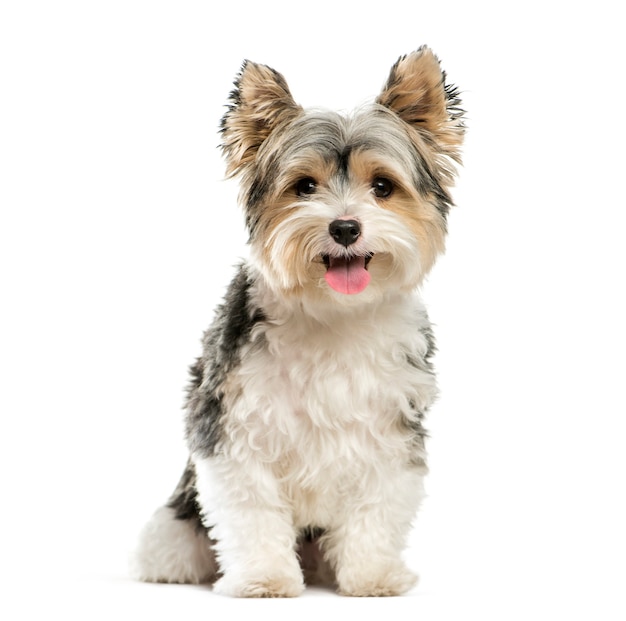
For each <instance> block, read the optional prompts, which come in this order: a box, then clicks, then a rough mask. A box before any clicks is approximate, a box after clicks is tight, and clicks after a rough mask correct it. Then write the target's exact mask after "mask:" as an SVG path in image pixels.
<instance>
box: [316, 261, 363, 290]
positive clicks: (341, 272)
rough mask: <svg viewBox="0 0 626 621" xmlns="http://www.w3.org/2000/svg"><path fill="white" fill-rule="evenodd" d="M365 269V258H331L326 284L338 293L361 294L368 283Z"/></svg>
mask: <svg viewBox="0 0 626 621" xmlns="http://www.w3.org/2000/svg"><path fill="white" fill-rule="evenodd" d="M370 278H371V276H370V274H369V272H368V271H367V270H366V269H365V257H353V258H352V259H343V258H331V259H330V267H329V268H328V270H327V271H326V282H327V283H328V284H329V285H330V286H331V287H332V288H333V289H334V290H335V291H338V292H339V293H361V291H363V289H365V287H367V285H368V284H369V282H370Z"/></svg>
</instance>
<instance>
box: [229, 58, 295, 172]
mask: <svg viewBox="0 0 626 621" xmlns="http://www.w3.org/2000/svg"><path fill="white" fill-rule="evenodd" d="M301 112H302V108H301V107H300V106H299V105H298V104H296V102H295V101H294V100H293V98H292V96H291V93H290V92H289V87H288V86H287V82H286V81H285V78H283V76H282V75H281V74H280V73H278V72H277V71H274V69H272V68H271V67H267V66H266V65H259V64H257V63H253V62H250V61H248V60H247V61H245V62H244V64H243V67H242V68H241V72H240V73H239V75H238V76H237V79H236V80H235V89H234V90H233V91H232V92H231V94H230V103H229V106H228V110H227V111H226V114H225V115H224V118H223V119H222V150H223V152H224V154H225V156H226V161H227V174H228V175H231V176H232V175H235V174H237V173H238V172H240V171H242V170H244V169H245V168H246V167H247V165H249V164H250V163H252V162H253V161H254V159H255V158H256V154H257V152H258V150H259V147H260V146H261V145H262V144H263V142H264V141H265V140H266V139H267V138H268V136H269V135H270V134H271V133H272V132H273V131H274V130H275V129H276V128H277V127H278V126H279V125H282V124H283V123H285V122H288V121H290V120H292V119H293V118H295V117H296V116H298V115H299V114H300V113H301Z"/></svg>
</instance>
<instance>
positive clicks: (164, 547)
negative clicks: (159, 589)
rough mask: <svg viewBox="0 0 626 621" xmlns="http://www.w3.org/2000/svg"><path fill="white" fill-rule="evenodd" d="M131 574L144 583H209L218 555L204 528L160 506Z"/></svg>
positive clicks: (141, 539) (141, 542) (147, 527)
mask: <svg viewBox="0 0 626 621" xmlns="http://www.w3.org/2000/svg"><path fill="white" fill-rule="evenodd" d="M130 573H131V575H132V576H133V577H134V578H136V579H137V580H144V581H145V582H175V583H176V582H177V583H190V584H200V583H203V582H210V581H212V580H213V579H214V578H215V574H216V563H215V554H214V552H213V550H212V549H211V547H210V545H209V541H208V539H207V537H206V533H205V532H204V531H203V530H200V531H196V530H195V529H194V527H193V523H192V522H189V521H184V520H177V519H176V517H175V515H174V510H173V509H170V508H169V507H161V508H160V509H157V511H156V512H155V513H154V515H153V516H152V519H151V520H150V521H149V522H148V523H147V524H146V525H145V527H144V528H143V530H142V531H141V534H140V536H139V543H138V545H137V549H136V550H135V553H134V554H133V556H132V558H131V567H130Z"/></svg>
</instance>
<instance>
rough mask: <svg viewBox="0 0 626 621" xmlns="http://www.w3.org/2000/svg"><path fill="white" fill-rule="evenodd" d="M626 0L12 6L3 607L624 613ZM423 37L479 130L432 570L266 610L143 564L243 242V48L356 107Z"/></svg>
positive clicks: (29, 614) (448, 301)
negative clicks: (193, 377)
mask: <svg viewBox="0 0 626 621" xmlns="http://www.w3.org/2000/svg"><path fill="white" fill-rule="evenodd" d="M618 10H619V3H616V2H612V1H603V0H599V1H596V2H593V3H583V2H550V1H543V2H532V1H529V2H525V3H516V4H513V3H497V2H493V3H489V2H453V1H452V0H448V1H446V2H432V1H430V2H419V1H418V0H412V1H411V2H408V1H407V2H397V1H394V0H387V1H386V2H383V3H368V2H354V3H348V2H344V3H341V2H337V1H333V2H326V1H325V0H317V1H316V2H312V3H304V4H303V3H298V2H294V1H293V0H292V1H289V2H272V1H269V0H263V1H258V2H249V3H246V2H243V3H241V2H228V3H226V2H224V3H220V2H184V1H180V2H158V1H146V2H138V1H133V0H124V1H119V2H118V1H111V0H109V1H107V2H87V1H83V2H78V1H77V2H68V1H59V2H39V3H37V2H29V1H28V0H21V1H15V2H11V1H10V0H9V1H5V2H3V3H2V5H1V7H0V89H1V90H2V93H1V96H0V201H1V202H0V207H1V220H0V270H1V271H0V278H1V289H0V293H1V295H2V302H1V305H0V312H1V313H2V320H1V323H0V331H1V332H0V336H1V341H0V356H1V360H0V364H1V369H0V381H1V387H0V391H1V392H0V399H1V404H0V406H1V410H0V414H1V422H0V425H1V429H0V460H1V462H0V466H1V468H0V476H1V477H2V480H1V488H0V489H1V494H2V495H1V498H2V500H3V502H2V508H1V513H0V515H1V518H0V519H1V526H2V528H1V530H0V545H1V551H0V555H1V562H0V571H1V572H2V574H3V575H2V588H1V590H2V592H3V595H2V597H1V600H0V616H2V618H4V619H22V618H24V619H34V618H45V617H46V616H50V617H53V616H54V617H55V618H56V615H59V618H61V617H60V615H63V618H66V619H100V618H102V619H105V618H117V619H144V618H145V619H161V618H162V619H171V618H190V617H191V618H194V619H203V618H207V619H208V618H217V615H223V614H228V615H231V616H229V617H228V618H234V616H232V615H238V614H240V613H241V614H247V615H254V617H257V616H258V615H260V616H261V617H262V618H263V617H264V616H265V615H267V616H268V617H269V616H272V617H273V618H287V617H298V618H308V617H309V616H310V617H319V616H320V615H331V616H330V618H335V617H336V615H338V614H344V615H345V614H349V615H355V616H356V615H363V614H365V613H366V612H368V613H369V612H374V613H377V614H380V615H381V616H383V617H389V618H391V615H393V618H400V619H404V618H407V619H408V618H411V619H413V618H414V619H420V620H424V621H427V620H430V619H446V620H449V619H458V618H471V619H474V618H475V619H478V618H480V619H498V620H501V619H507V620H508V619H516V618H532V619H539V620H543V619H566V618H567V619H573V618H581V619H601V620H605V619H624V618H625V617H626V604H625V601H624V599H625V593H626V586H625V578H626V571H625V565H626V545H625V536H624V530H625V525H626V511H625V509H624V488H625V485H624V478H625V475H626V458H625V452H626V451H625V449H624V444H625V442H626V424H625V422H624V417H625V415H626V401H625V398H624V372H625V370H626V369H625V367H626V365H625V359H626V353H625V352H626V334H625V330H624V325H625V315H626V304H625V302H624V288H625V287H624V281H625V278H624V268H625V267H626V253H625V251H624V239H625V236H626V231H625V227H624V222H625V218H624V210H625V209H626V201H625V199H624V181H623V179H624V139H625V137H626V136H625V130H624V105H625V104H624V102H625V89H624V60H626V54H625V47H624V44H623V40H624V39H623V17H618V13H617V12H618ZM423 43H427V44H429V45H430V46H431V47H432V48H433V49H434V50H435V52H436V53H437V54H438V56H439V57H440V58H441V60H442V63H443V66H444V68H445V69H446V70H447V72H448V75H449V78H450V80H451V81H452V82H455V83H457V84H458V85H459V87H460V88H461V91H462V92H463V99H464V103H465V107H466V109H467V110H468V121H467V124H468V128H469V131H468V135H467V141H466V147H465V167H464V168H463V170H462V171H461V177H460V181H459V183H458V187H457V189H456V192H455V198H456V202H457V205H458V207H457V208H456V209H455V210H454V211H453V212H452V213H451V216H450V236H449V246H448V252H447V254H446V255H445V256H444V257H443V258H442V259H441V260H440V262H439V263H438V265H437V266H436V268H435V270H434V271H433V273H432V275H431V278H430V279H429V281H428V283H427V285H426V286H425V290H424V296H425V298H426V301H427V304H428V307H429V310H430V314H431V318H432V319H433V321H434V322H435V324H436V326H437V337H438V344H439V354H438V356H437V360H436V364H437V368H438V370H439V375H440V387H441V393H442V396H441V398H440V400H439V401H438V403H437V405H436V406H435V407H434V408H433V410H432V412H431V414H430V418H429V425H428V426H429V429H430V433H431V440H430V443H429V451H430V455H431V458H430V465H431V469H432V474H431V476H430V477H429V479H428V492H429V495H430V497H429V499H428V501H427V502H426V503H425V505H424V508H423V510H422V512H421V514H420V516H419V519H418V522H417V527H416V530H415V534H414V537H413V539H412V541H411V547H410V550H409V551H408V560H409V562H410V564H411V565H412V566H413V567H414V568H415V569H416V570H417V571H418V572H419V573H420V574H421V576H422V581H421V583H420V586H419V587H418V588H417V589H416V591H415V592H414V593H412V594H411V595H409V596H406V597H403V598H395V599H390V600H359V601H355V600H349V599H346V598H341V597H339V596H337V595H335V594H333V593H331V592H327V591H316V590H309V591H307V593H306V594H305V595H304V596H303V597H302V598H300V599H298V600H293V601H273V602H270V601H268V602H243V601H234V600H228V599H225V598H222V597H218V596H215V595H213V594H212V593H211V591H210V590H209V589H207V588H206V587H185V586H183V587H178V586H166V585H156V586H155V585H143V584H137V583H134V582H132V581H130V580H128V578H127V577H126V574H125V571H126V556H127V553H128V551H129V550H130V549H131V548H132V546H133V542H134V539H135V536H136V533H137V531H138V530H139V529H140V527H141V526H142V524H143V522H144V521H145V520H146V519H147V518H148V517H149V515H150V514H151V512H152V511H153V510H154V509H155V508H156V507H157V506H158V505H159V504H161V503H162V502H163V501H164V500H165V499H166V498H167V496H168V495H169V493H170V492H171V491H172V489H173V486H174V485H175V483H176V481H177V479H178V476H179V474H180V472H181V470H182V468H183V466H184V462H185V458H186V452H185V446H184V442H183V434H182V411H181V405H182V401H183V387H184V385H185V384H186V378H187V374H186V369H187V366H188V365H189V364H190V363H191V362H192V361H193V359H194V357H195V356H196V355H197V354H199V352H200V337H201V333H202V331H203V330H204V329H205V328H206V326H207V325H208V323H209V321H210V319H211V316H212V311H213V308H214V306H215V305H216V304H217V303H218V302H219V300H220V298H221V296H222V293H223V291H224V287H225V286H226V284H227V283H228V281H229V279H230V277H231V275H232V273H233V268H232V266H233V265H235V264H236V263H237V261H238V258H239V257H240V256H243V255H245V252H246V248H245V235H244V231H243V225H242V216H241V213H240V211H239V209H238V208H237V206H236V187H235V186H234V185H233V184H232V183H231V182H224V181H223V180H222V175H223V162H222V161H221V157H220V153H219V150H218V148H217V146H218V134H217V129H218V124H219V119H220V118H221V116H222V114H223V111H224V107H223V106H224V104H225V103H226V100H227V96H228V93H229V91H230V89H231V86H232V80H233V78H234V76H235V74H236V73H237V72H238V70H239V67H240V65H241V62H242V61H243V59H244V58H250V59H252V60H256V61H258V62H262V63H265V64H269V65H270V66H272V67H274V68H276V69H278V70H279V71H281V72H282V73H283V74H284V75H285V76H286V78H287V79H288V81H289V84H290V86H291V90H292V93H293V94H294V97H295V98H296V99H297V100H298V101H299V102H300V103H302V104H304V105H307V106H308V105H323V106H327V107H333V108H341V109H350V108H352V107H353V106H355V105H357V104H360V103H362V102H364V101H366V100H369V99H371V98H373V97H374V96H375V95H376V94H377V93H378V90H379V89H380V87H381V86H382V84H383V82H384V81H385V79H386V77H387V74H388V71H389V68H390V67H391V65H392V64H393V62H395V60H396V59H397V57H398V56H399V55H401V54H404V53H407V52H410V51H412V50H414V49H416V48H417V47H418V46H420V45H421V44H423ZM4 607H6V609H7V611H8V613H7V614H5V612H4V611H2V610H1V609H2V608H4ZM332 615H335V616H332ZM222 618H223V617H222Z"/></svg>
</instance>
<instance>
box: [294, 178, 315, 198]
mask: <svg viewBox="0 0 626 621" xmlns="http://www.w3.org/2000/svg"><path fill="white" fill-rule="evenodd" d="M315 190H317V183H315V179H312V178H311V177H305V178H304V179H300V181H298V183H296V194H297V195H298V196H308V195H309V194H315Z"/></svg>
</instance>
